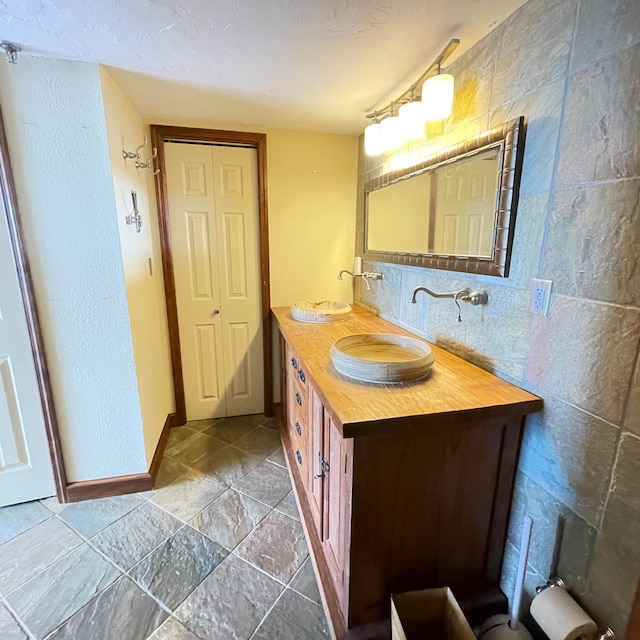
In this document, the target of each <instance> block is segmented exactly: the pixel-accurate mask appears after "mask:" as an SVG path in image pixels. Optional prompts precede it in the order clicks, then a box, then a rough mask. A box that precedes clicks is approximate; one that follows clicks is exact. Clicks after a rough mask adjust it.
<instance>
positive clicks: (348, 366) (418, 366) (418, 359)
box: [330, 333, 435, 384]
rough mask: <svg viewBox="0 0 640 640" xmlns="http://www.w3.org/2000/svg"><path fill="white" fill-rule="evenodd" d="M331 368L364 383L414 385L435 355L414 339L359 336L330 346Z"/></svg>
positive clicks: (396, 336)
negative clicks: (412, 383) (403, 383)
mask: <svg viewBox="0 0 640 640" xmlns="http://www.w3.org/2000/svg"><path fill="white" fill-rule="evenodd" d="M330 353H331V360H332V361H333V366H334V367H335V368H336V369H337V370H338V371H339V372H340V373H342V374H344V375H345V376H349V377H350V378H355V379H356V380H363V381H365V382H378V383H385V384H389V383H399V382H414V381H416V380H421V379H422V378H425V377H426V376H427V375H429V372H430V371H431V368H432V366H433V363H434V362H435V355H434V353H433V351H432V350H431V348H430V347H429V345H428V344H426V343H424V342H422V341H421V340H418V339H416V338H410V337H408V336H398V335H394V334H387V333H362V334H357V335H352V336H347V337H346V338H341V339H340V340H337V341H336V342H335V343H334V344H333V345H332V346H331V352H330Z"/></svg>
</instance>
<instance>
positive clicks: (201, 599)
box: [175, 556, 284, 640]
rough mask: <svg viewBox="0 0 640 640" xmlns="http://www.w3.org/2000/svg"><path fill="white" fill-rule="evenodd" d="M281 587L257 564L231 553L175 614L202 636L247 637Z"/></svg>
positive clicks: (233, 639) (208, 639) (220, 639)
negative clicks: (254, 564) (257, 566)
mask: <svg viewBox="0 0 640 640" xmlns="http://www.w3.org/2000/svg"><path fill="white" fill-rule="evenodd" d="M282 589H283V586H282V585H281V584H279V583H277V582H276V581H275V580H273V579H272V578H269V576H266V575H265V574H264V573H262V572H260V571H258V570H257V569H256V568H255V567H252V566H250V565H249V564H247V563H246V562H244V561H243V560H241V559H240V558H237V557H235V556H229V557H228V558H227V559H226V560H225V561H224V562H223V563H222V564H221V565H220V566H219V567H218V568H217V569H216V570H215V571H213V573H211V574H210V575H209V577H208V578H207V579H206V580H204V582H203V583H202V584H201V585H200V586H199V587H198V588H197V589H196V590H195V591H194V592H193V593H192V594H191V595H190V596H189V597H188V598H187V599H186V600H185V601H184V602H183V603H182V605H181V606H180V607H179V608H178V610H177V611H176V612H175V615H176V617H177V618H178V619H179V620H180V621H181V622H182V623H183V624H184V625H185V626H186V627H187V628H189V629H190V630H191V631H193V632H194V633H196V634H197V635H198V636H200V637H201V638H202V639H203V640H246V639H247V638H249V637H250V636H251V634H252V633H253V631H254V630H255V629H256V627H257V626H258V624H260V621H261V620H262V618H263V617H264V615H265V614H266V613H267V611H268V610H269V609H270V608H271V606H272V605H273V603H274V602H275V600H276V598H277V597H278V596H279V595H280V592H281V591H282ZM282 640H284V638H283V639H282Z"/></svg>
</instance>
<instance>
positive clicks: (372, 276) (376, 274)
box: [338, 269, 382, 291]
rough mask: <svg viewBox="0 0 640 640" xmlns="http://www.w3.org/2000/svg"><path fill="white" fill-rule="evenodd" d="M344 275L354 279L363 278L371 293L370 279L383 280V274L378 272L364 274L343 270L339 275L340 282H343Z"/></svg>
mask: <svg viewBox="0 0 640 640" xmlns="http://www.w3.org/2000/svg"><path fill="white" fill-rule="evenodd" d="M343 273H348V274H349V275H350V276H351V277H352V278H362V279H363V280H364V283H365V284H366V285H367V291H371V286H370V285H369V279H371V280H382V274H381V273H380V272H378V271H363V272H362V273H353V271H349V269H342V270H341V271H340V272H339V273H338V280H342V274H343Z"/></svg>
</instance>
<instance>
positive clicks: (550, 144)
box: [356, 0, 640, 634]
mask: <svg viewBox="0 0 640 640" xmlns="http://www.w3.org/2000/svg"><path fill="white" fill-rule="evenodd" d="M639 34H640V4H639V3H637V2H628V0H610V1H608V2H606V3H605V2H602V1H601V0H530V1H529V2H528V3H527V4H525V5H524V6H523V7H521V8H520V9H519V10H518V11H517V12H516V13H515V14H514V15H512V16H511V17H510V18H509V19H508V20H506V21H505V22H504V23H503V24H501V25H500V26H499V27H498V28H496V29H495V30H494V31H493V32H492V33H491V34H490V35H489V36H487V37H486V38H485V39H484V40H482V41H481V42H479V43H478V44H477V45H476V46H475V47H473V49H471V50H470V51H468V52H466V53H465V54H464V55H463V56H461V57H460V58H459V59H458V60H456V62H455V63H453V64H452V65H451V66H450V71H451V72H452V73H453V74H454V75H455V77H456V97H455V101H454V110H453V114H452V115H451V117H450V118H449V119H448V120H446V121H444V122H443V123H437V124H435V125H431V126H429V127H428V128H427V132H426V136H425V138H424V139H422V140H419V141H417V142H413V143H411V144H408V145H406V147H405V148H403V149H401V150H400V151H399V152H397V153H396V154H394V156H393V157H392V156H391V155H390V154H385V155H383V156H381V157H378V158H367V157H366V156H364V154H363V152H362V149H361V152H360V170H359V193H358V217H357V231H356V252H357V254H358V255H360V254H361V253H362V249H363V234H364V205H363V196H362V188H363V185H364V182H366V181H367V180H369V179H371V178H373V177H375V176H378V175H381V174H382V173H385V172H386V171H388V170H389V169H390V168H391V167H392V166H394V165H395V163H397V162H404V163H405V164H407V165H408V164H415V163H417V162H419V161H421V160H423V159H424V158H425V157H427V156H428V155H429V154H430V153H432V152H433V151H434V150H436V149H439V148H442V147H445V146H448V145H450V144H453V143H455V142H459V141H461V140H464V139H465V138H467V137H469V136H470V135H474V134H476V133H479V132H481V131H483V130H485V129H487V128H489V127H490V126H494V125H496V124H498V123H500V122H503V121H505V120H508V119H511V118H514V117H517V116H519V115H524V116H525V117H526V122H527V133H526V145H525V157H524V165H523V177H522V189H521V197H520V205H519V210H518V217H517V222H516V232H515V240H514V251H513V261H512V268H511V272H510V276H509V278H506V279H500V278H493V277H483V276H471V275H466V274H460V273H453V272H446V271H435V270H431V269H422V268H413V267H400V266H396V265H391V264H385V263H368V264H367V263H365V266H366V267H367V268H370V269H372V270H374V269H375V270H378V271H382V272H383V274H384V280H383V281H382V282H374V283H372V285H371V291H366V290H365V288H364V287H363V286H361V285H358V290H357V295H356V297H357V299H359V300H361V301H363V302H364V303H366V304H368V305H369V306H372V307H374V308H376V309H378V310H379V312H380V313H381V315H383V316H384V317H386V318H387V319H389V320H391V321H392V322H395V323H396V324H399V325H401V326H404V327H406V328H408V329H409V330H410V331H413V332H415V333H418V334H420V335H422V336H424V337H426V338H427V339H429V340H432V341H434V342H436V343H437V344H439V345H442V346H444V347H445V348H448V349H450V350H451V351H453V352H454V353H456V354H458V355H460V356H461V357H464V358H466V359H468V360H470V361H472V362H474V363H476V364H478V365H480V366H482V367H484V368H486V369H488V370H490V371H493V372H495V373H496V374H497V375H499V376H502V377H504V378H506V379H508V380H510V381H512V382H514V383H516V384H519V385H521V386H524V387H526V388H529V389H531V390H533V391H534V392H536V393H538V394H540V395H541V396H542V397H543V398H544V399H545V402H546V407H545V410H544V412H542V413H540V414H538V415H536V416H532V417H531V418H530V419H529V420H528V424H527V428H526V433H525V439H524V443H523V450H522V455H521V460H520V469H519V472H518V478H517V484H516V495H515V499H514V508H513V514H512V522H511V525H510V532H509V544H508V545H507V553H506V556H505V565H504V577H503V587H504V588H505V590H506V591H507V592H508V593H509V594H510V593H511V590H512V588H513V587H512V585H513V578H514V572H515V564H516V563H515V560H516V551H515V546H517V545H518V541H519V535H520V527H521V522H522V518H523V516H524V514H525V513H530V514H531V515H532V516H533V518H534V520H535V526H534V542H533V548H532V553H531V557H530V567H529V573H528V576H527V583H526V584H527V590H528V592H529V595H531V594H532V593H533V589H534V587H535V586H536V584H539V583H541V582H543V581H544V580H545V579H546V578H547V576H548V575H549V572H550V570H551V569H552V568H553V567H552V565H553V562H552V559H553V550H554V544H555V540H556V537H557V531H558V523H559V522H560V523H561V526H562V527H563V529H562V530H563V531H564V533H563V536H562V537H561V543H560V550H559V560H558V562H556V565H557V571H558V572H559V573H560V575H561V576H562V577H563V578H564V579H565V581H566V582H567V583H568V584H569V586H570V587H571V589H572V590H573V593H574V594H575V595H576V596H577V598H578V599H579V600H580V601H581V602H582V603H583V604H584V605H585V606H586V607H587V608H588V609H589V610H590V612H591V613H592V615H594V616H595V617H596V618H597V619H598V620H600V621H602V622H605V623H606V624H609V625H611V626H612V627H613V628H614V630H615V631H617V632H618V633H619V634H621V633H622V632H623V631H624V627H625V624H626V620H627V617H628V614H629V610H630V606H631V602H632V598H633V593H634V591H635V588H636V585H637V582H638V578H639V576H640V544H638V540H640V497H639V496H640V383H639V379H640V373H639V371H638V346H639V340H640V264H639V262H640V127H639V126H638V115H639V112H638V104H640V73H638V69H640V35H639ZM533 277H541V278H548V279H552V280H554V293H553V295H552V298H551V307H550V313H549V317H548V318H543V317H535V318H533V317H532V316H530V315H529V312H528V308H529V299H530V295H531V294H530V291H531V280H532V278H533ZM417 285H426V286H429V287H430V288H432V289H434V290H440V291H452V290H456V289H459V288H462V287H465V286H470V287H471V288H472V289H486V290H487V291H488V292H489V294H490V297H491V302H490V304H489V306H487V307H486V308H471V307H468V306H466V305H465V308H464V309H463V322H462V323H458V322H456V309H455V306H454V305H453V304H452V303H451V301H447V300H433V299H430V298H427V297H426V296H422V297H419V298H418V304H416V305H409V304H408V299H409V296H410V294H411V291H412V290H413V288H414V287H415V286H417Z"/></svg>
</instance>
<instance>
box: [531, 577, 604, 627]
mask: <svg viewBox="0 0 640 640" xmlns="http://www.w3.org/2000/svg"><path fill="white" fill-rule="evenodd" d="M549 587H560V588H561V589H564V590H565V591H568V589H567V585H566V584H565V582H564V580H563V579H562V578H558V577H555V578H550V579H549V580H547V583H546V584H543V585H540V586H539V587H536V594H538V593H541V592H542V591H544V590H545V589H548V588H549ZM615 637H616V634H615V633H614V632H613V631H612V630H611V629H610V628H609V627H607V628H606V629H605V630H604V631H602V632H601V633H599V635H597V636H596V637H595V638H594V640H614V639H615Z"/></svg>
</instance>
